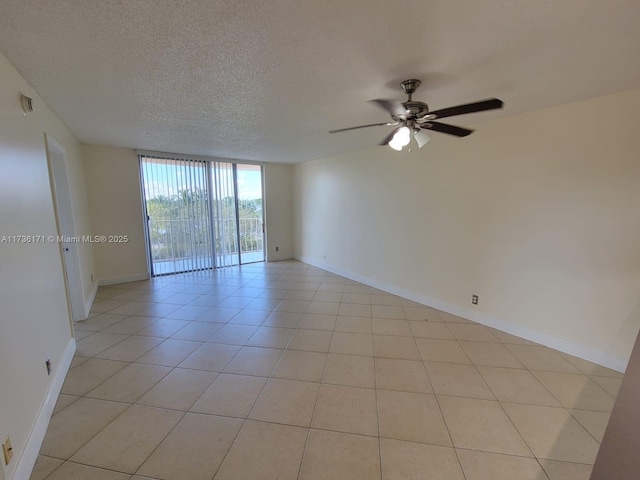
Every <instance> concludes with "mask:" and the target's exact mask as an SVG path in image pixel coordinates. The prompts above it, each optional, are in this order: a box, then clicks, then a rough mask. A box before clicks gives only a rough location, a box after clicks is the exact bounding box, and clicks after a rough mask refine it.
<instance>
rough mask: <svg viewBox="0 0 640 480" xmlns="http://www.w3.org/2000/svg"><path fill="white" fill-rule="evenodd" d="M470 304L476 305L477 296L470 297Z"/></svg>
mask: <svg viewBox="0 0 640 480" xmlns="http://www.w3.org/2000/svg"><path fill="white" fill-rule="evenodd" d="M471 303H473V304H474V305H477V304H478V295H471Z"/></svg>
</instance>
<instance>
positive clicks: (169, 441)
mask: <svg viewBox="0 0 640 480" xmlns="http://www.w3.org/2000/svg"><path fill="white" fill-rule="evenodd" d="M241 427H242V420H240V419H236V418H224V417H216V416H212V415H200V414H195V413H188V414H186V415H185V416H184V417H183V418H182V420H180V422H179V423H178V424H177V425H176V427H175V428H174V429H173V430H172V431H171V433H169V435H168V436H167V438H165V439H164V441H163V442H162V443H161V444H160V445H159V446H158V448H157V449H156V450H155V451H154V452H153V454H152V455H151V456H150V457H149V459H148V460H147V461H146V462H145V463H144V464H143V465H142V467H141V468H140V470H138V472H137V473H139V474H140V475H146V476H149V477H157V478H162V479H166V480H183V479H185V478H188V479H191V480H210V479H211V478H213V476H214V475H215V473H216V471H217V470H218V468H219V467H220V464H221V463H222V460H223V459H224V457H225V455H226V454H227V452H228V450H229V448H230V447H231V444H232V443H233V441H234V440H235V438H236V436H237V435H238V432H239V431H240V428H241Z"/></svg>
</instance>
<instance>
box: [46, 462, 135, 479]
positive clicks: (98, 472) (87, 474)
mask: <svg viewBox="0 0 640 480" xmlns="http://www.w3.org/2000/svg"><path fill="white" fill-rule="evenodd" d="M87 479H91V480H129V475H127V474H124V473H118V472H112V471H110V470H104V469H102V468H96V467H90V466H88V465H79V464H77V463H72V462H65V463H64V464H63V465H62V466H61V467H60V468H58V469H57V470H56V471H55V472H53V473H52V474H51V475H50V476H49V477H47V480H87Z"/></svg>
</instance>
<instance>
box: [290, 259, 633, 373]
mask: <svg viewBox="0 0 640 480" xmlns="http://www.w3.org/2000/svg"><path fill="white" fill-rule="evenodd" d="M294 258H295V259H296V260H299V261H301V262H304V263H307V264H309V265H313V266H314V267H318V268H321V269H322V270H326V271H328V272H331V273H335V274H336V275H340V276H343V277H346V278H349V279H351V280H355V281H356V282H360V283H364V284H366V285H369V286H371V287H374V288H377V289H378V290H383V291H385V292H389V293H392V294H394V295H398V296H400V297H403V298H406V299H409V300H413V301H414V302H418V303H422V304H423V305H428V306H430V307H433V308H435V309H437V310H442V311H443V312H447V313H450V314H452V315H456V316H458V317H462V318H466V319H468V320H471V321H473V322H477V323H480V324H482V325H486V326H488V327H492V328H495V329H496V330H501V331H503V332H506V333H509V334H511V335H515V336H516V337H520V338H524V339H525V340H530V341H532V342H536V343H539V344H541V345H545V346H547V347H550V348H553V349H555V350H558V351H560V352H564V353H568V354H569V355H573V356H575V357H579V358H582V359H584V360H588V361H590V362H593V363H597V364H598V365H602V366H604V367H607V368H611V369H612V370H616V371H618V372H624V371H625V369H626V368H627V363H628V361H629V359H627V358H623V357H620V356H618V355H614V354H612V353H606V352H601V351H599V350H596V349H594V348H591V347H587V346H585V345H580V344H578V343H574V342H571V341H569V340H565V339H563V338H559V337H554V336H553V335H549V334H548V333H544V332H541V331H539V330H533V329H530V328H527V327H524V326H522V325H516V324H514V323H510V322H505V321H503V320H498V319H496V318H492V317H490V316H488V315H485V314H482V313H478V312H476V311H474V310H471V309H469V308H465V307H461V306H459V305H455V304H453V303H449V302H445V301H443V300H439V299H437V298H433V297H428V296H426V295H422V294H419V293H416V292H412V291H410V290H404V289H402V288H399V287H396V286H395V285H391V284H387V283H384V282H379V281H377V280H374V279H371V278H368V277H365V276H363V275H359V274H357V273H353V272H350V271H348V270H343V269H341V268H338V267H336V266H334V265H329V264H327V263H324V262H320V261H316V260H314V259H312V258H308V257H304V256H301V255H294Z"/></svg>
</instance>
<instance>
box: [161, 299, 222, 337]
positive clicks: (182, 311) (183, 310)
mask: <svg viewBox="0 0 640 480" xmlns="http://www.w3.org/2000/svg"><path fill="white" fill-rule="evenodd" d="M207 310H209V307H199V306H197V305H184V306H180V307H179V308H177V309H175V310H173V311H172V312H171V313H169V314H168V315H167V316H166V317H167V318H168V319H175V320H195V319H197V318H198V317H200V316H201V315H203V314H204V313H206V312H207ZM220 323H223V322H220ZM174 333H175V332H174Z"/></svg>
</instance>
